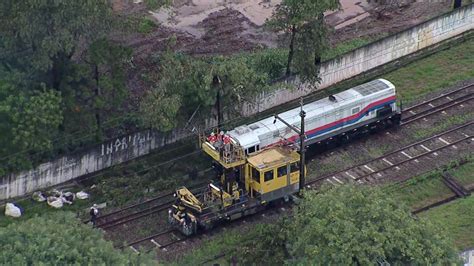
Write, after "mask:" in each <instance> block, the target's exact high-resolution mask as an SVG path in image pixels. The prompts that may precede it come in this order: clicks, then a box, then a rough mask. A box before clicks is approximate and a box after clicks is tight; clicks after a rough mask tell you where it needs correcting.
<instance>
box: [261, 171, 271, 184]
mask: <svg viewBox="0 0 474 266" xmlns="http://www.w3.org/2000/svg"><path fill="white" fill-rule="evenodd" d="M263 179H264V180H265V182H268V181H271V180H272V179H273V170H270V171H266V172H265V174H263Z"/></svg>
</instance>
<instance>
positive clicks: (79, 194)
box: [76, 191, 89, 199]
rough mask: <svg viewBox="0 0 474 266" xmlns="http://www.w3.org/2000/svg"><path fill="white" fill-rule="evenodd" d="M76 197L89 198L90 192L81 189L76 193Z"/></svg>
mask: <svg viewBox="0 0 474 266" xmlns="http://www.w3.org/2000/svg"><path fill="white" fill-rule="evenodd" d="M76 197H77V198H78V199H87V198H89V194H87V193H86V192H84V191H79V192H77V193H76Z"/></svg>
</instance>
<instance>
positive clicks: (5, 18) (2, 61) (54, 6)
mask: <svg viewBox="0 0 474 266" xmlns="http://www.w3.org/2000/svg"><path fill="white" fill-rule="evenodd" d="M111 11H112V10H111V7H110V5H109V1H107V0H98V1H90V0H84V1H66V0H56V1H35V0H25V1H13V0H6V1H2V2H1V3H0V75H1V76H0V77H1V78H0V87H1V88H0V90H2V91H0V94H2V95H6V94H5V93H6V91H7V90H8V91H10V92H9V93H7V94H8V97H7V96H0V103H1V104H2V105H3V107H4V108H2V110H1V111H0V112H2V116H3V117H4V118H5V119H4V120H2V121H1V122H2V125H1V126H2V127H5V128H8V129H11V133H9V131H8V130H7V131H6V132H7V133H6V134H2V135H1V136H0V143H2V144H4V145H2V148H1V149H0V152H1V154H0V156H1V157H3V156H9V157H14V156H10V155H11V154H17V153H16V152H18V151H21V155H22V156H16V158H11V160H9V161H8V162H7V163H8V165H7V164H3V163H2V167H1V168H3V170H5V169H8V170H19V169H22V168H25V167H28V166H31V161H36V160H35V159H38V158H43V159H45V158H47V157H49V156H53V152H52V151H53V150H55V151H69V150H72V149H75V148H77V147H80V146H81V145H83V144H84V143H87V142H91V141H92V140H98V139H100V137H101V136H102V135H103V134H104V129H103V128H102V125H103V124H105V123H106V121H107V120H108V119H110V118H111V117H113V115H112V114H113V113H117V112H119V111H123V110H124V109H125V107H126V106H125V105H124V102H125V99H126V97H127V90H126V87H125V84H126V72H125V68H126V67H127V63H128V62H129V60H130V57H131V50H130V49H127V48H124V47H122V46H120V45H117V44H114V43H112V42H110V41H108V40H106V39H105V35H106V33H107V31H108V30H109V29H111V27H112V26H113V22H114V17H113V15H112V12H111ZM116 116H117V115H115V117H114V118H116ZM81 131H82V132H81ZM78 132H81V134H80V135H78V134H77V133H78ZM9 134H13V137H8V136H9ZM53 140H55V141H53ZM33 153H34V156H33V155H32V154H33ZM41 155H43V156H41ZM0 161H2V162H5V161H3V160H2V159H0ZM12 161H14V162H15V163H12ZM22 161H23V163H22ZM18 165H22V166H21V167H17V166H18Z"/></svg>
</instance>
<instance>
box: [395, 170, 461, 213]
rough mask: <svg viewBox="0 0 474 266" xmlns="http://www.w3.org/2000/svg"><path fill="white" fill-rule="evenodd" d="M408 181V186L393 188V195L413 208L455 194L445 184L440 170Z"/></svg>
mask: <svg viewBox="0 0 474 266" xmlns="http://www.w3.org/2000/svg"><path fill="white" fill-rule="evenodd" d="M408 182H409V183H407V184H406V186H404V187H402V188H398V189H396V190H393V191H392V193H391V195H392V196H393V197H394V198H395V199H397V200H398V201H400V202H403V203H405V204H406V205H407V206H410V208H411V209H417V208H421V207H423V206H427V205H429V204H431V203H434V202H436V201H438V200H441V199H444V198H447V197H449V196H452V195H453V193H452V192H451V190H450V189H449V188H448V187H446V185H444V184H443V181H442V179H441V173H440V172H439V171H433V172H431V173H427V174H424V175H421V176H418V177H415V178H413V179H411V180H409V181H408Z"/></svg>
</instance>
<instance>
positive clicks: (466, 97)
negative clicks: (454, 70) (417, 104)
mask: <svg viewBox="0 0 474 266" xmlns="http://www.w3.org/2000/svg"><path fill="white" fill-rule="evenodd" d="M473 94H474V93H470V94H466V95H463V96H460V97H458V98H456V99H453V100H452V101H449V102H446V103H443V104H440V105H437V106H435V107H432V108H431V109H428V110H424V111H421V112H419V113H417V114H415V115H411V116H409V117H407V118H403V119H402V121H401V123H400V125H401V126H404V125H406V124H410V123H412V122H415V121H417V120H420V119H422V118H425V117H427V116H430V115H433V114H436V113H439V112H442V111H445V110H446V109H449V108H451V107H454V106H456V105H459V104H462V103H465V102H467V101H470V100H472V99H474V97H473Z"/></svg>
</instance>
